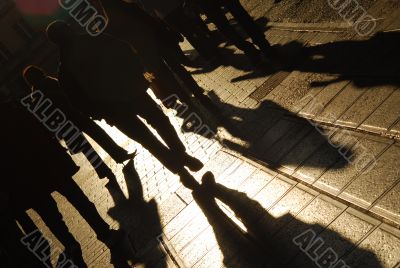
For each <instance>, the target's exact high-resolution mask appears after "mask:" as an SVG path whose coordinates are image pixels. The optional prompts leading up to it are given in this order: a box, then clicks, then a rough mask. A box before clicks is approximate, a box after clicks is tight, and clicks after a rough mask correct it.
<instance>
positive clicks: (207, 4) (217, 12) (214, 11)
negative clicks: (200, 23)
mask: <svg viewBox="0 0 400 268" xmlns="http://www.w3.org/2000/svg"><path fill="white" fill-rule="evenodd" d="M198 2H199V5H200V6H201V7H202V8H203V9H204V11H205V13H206V15H207V17H208V18H209V19H210V20H211V21H212V22H213V23H214V24H215V25H216V26H217V28H218V29H219V30H220V31H221V32H222V33H223V34H224V35H225V36H226V37H227V38H228V39H229V40H230V41H231V42H232V43H233V44H234V45H235V46H236V47H237V48H239V49H240V50H242V51H243V52H244V53H245V54H246V56H248V57H249V58H250V60H252V62H253V63H258V62H259V57H258V56H259V53H258V50H257V49H256V48H255V47H254V46H253V45H252V44H251V43H249V42H247V41H246V40H245V39H244V38H243V37H242V36H240V34H239V33H238V32H237V31H236V30H235V29H234V28H233V27H232V26H231V25H230V23H229V21H228V19H227V18H226V16H225V14H224V13H223V12H222V10H221V7H220V6H219V5H218V3H215V2H214V1H213V0H204V1H198Z"/></svg>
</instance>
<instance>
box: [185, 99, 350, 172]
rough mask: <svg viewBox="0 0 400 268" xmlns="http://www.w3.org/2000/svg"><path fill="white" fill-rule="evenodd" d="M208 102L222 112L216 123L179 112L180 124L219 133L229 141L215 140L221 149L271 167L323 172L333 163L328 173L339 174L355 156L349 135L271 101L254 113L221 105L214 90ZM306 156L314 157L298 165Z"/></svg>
mask: <svg viewBox="0 0 400 268" xmlns="http://www.w3.org/2000/svg"><path fill="white" fill-rule="evenodd" d="M209 97H210V98H211V99H212V101H213V102H214V104H216V106H217V107H218V108H219V109H220V111H221V113H219V114H213V117H214V118H216V120H207V118H204V117H203V118H201V119H200V118H199V117H194V116H190V112H189V111H186V112H178V113H177V115H178V116H179V117H181V118H183V119H184V122H183V124H182V127H181V129H182V131H183V132H189V133H190V132H193V133H196V134H198V135H202V136H204V137H206V138H210V133H211V134H214V135H215V134H216V133H218V130H219V129H220V128H223V129H225V130H226V132H227V134H228V137H227V135H224V134H223V135H219V137H218V140H219V142H220V143H221V144H223V145H225V146H227V147H228V148H230V149H232V150H235V151H238V152H240V153H241V154H243V155H246V156H249V157H251V158H256V159H258V160H261V161H263V162H265V163H267V164H268V165H269V166H270V167H272V168H279V167H282V166H298V165H300V164H302V165H304V166H306V167H307V166H308V167H310V166H311V167H321V168H326V167H328V166H330V165H332V164H333V163H336V164H335V165H334V166H333V167H332V168H337V169H339V168H343V167H345V166H346V165H348V163H349V161H348V159H350V158H351V156H357V155H355V152H353V150H352V149H351V147H352V144H351V142H350V137H349V136H346V135H345V134H344V133H341V132H337V129H336V128H322V126H321V125H319V124H315V123H313V122H311V121H308V120H307V119H305V118H302V117H300V116H298V115H296V114H295V113H293V112H291V111H289V110H287V109H285V108H284V107H282V106H280V105H279V104H277V103H275V102H273V101H270V100H264V101H263V102H262V103H261V104H259V105H258V106H257V107H256V108H254V109H248V108H241V107H237V106H234V105H231V104H229V103H225V102H222V101H221V100H220V99H219V98H218V96H217V95H216V94H215V93H214V92H213V91H211V92H209ZM178 110H179V109H178ZM191 113H193V111H191ZM194 113H196V111H194ZM196 114H201V113H196ZM203 119H204V121H205V122H207V124H206V125H207V127H206V128H205V127H204V122H203ZM335 135H336V136H335ZM289 152H290V154H288V153H289ZM316 152H317V154H316ZM311 155H313V156H314V157H312V158H311V159H310V160H309V161H307V162H303V161H304V160H306V159H307V158H308V156H311Z"/></svg>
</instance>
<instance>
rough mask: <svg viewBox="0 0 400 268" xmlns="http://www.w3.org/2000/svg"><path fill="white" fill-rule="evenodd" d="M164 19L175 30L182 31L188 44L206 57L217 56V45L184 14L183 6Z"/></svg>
mask: <svg viewBox="0 0 400 268" xmlns="http://www.w3.org/2000/svg"><path fill="white" fill-rule="evenodd" d="M165 21H166V22H167V23H168V24H169V25H170V26H171V27H172V28H174V29H175V30H176V31H178V32H180V33H182V34H183V35H184V36H185V37H186V38H187V39H188V41H189V43H190V44H192V45H193V47H194V48H195V49H196V50H197V51H198V52H199V54H200V55H202V56H203V57H204V58H206V59H213V58H215V57H216V56H217V54H218V52H217V46H216V45H215V44H213V42H212V40H210V39H209V38H208V36H207V35H206V33H204V32H203V31H202V30H201V29H200V27H199V25H197V24H196V23H195V21H193V20H192V19H191V18H190V17H188V16H187V15H186V14H185V11H184V9H183V8H178V9H176V10H174V12H172V13H171V14H169V15H168V16H167V17H166V18H165Z"/></svg>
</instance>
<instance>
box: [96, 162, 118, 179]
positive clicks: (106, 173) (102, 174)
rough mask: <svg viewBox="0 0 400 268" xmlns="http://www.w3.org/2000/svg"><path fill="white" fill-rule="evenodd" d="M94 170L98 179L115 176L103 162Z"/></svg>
mask: <svg viewBox="0 0 400 268" xmlns="http://www.w3.org/2000/svg"><path fill="white" fill-rule="evenodd" d="M96 172H97V175H98V176H99V178H100V179H105V178H112V177H113V176H115V175H114V173H113V172H112V170H111V169H110V168H109V167H108V166H107V165H106V164H105V163H104V162H103V163H101V164H100V166H98V167H97V168H96Z"/></svg>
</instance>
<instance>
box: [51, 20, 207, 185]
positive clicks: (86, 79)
mask: <svg viewBox="0 0 400 268" xmlns="http://www.w3.org/2000/svg"><path fill="white" fill-rule="evenodd" d="M47 33H48V37H49V39H50V40H51V41H53V42H54V43H56V44H57V45H58V47H59V49H60V59H61V63H60V74H59V78H60V84H61V87H62V88H63V90H65V92H66V94H67V95H68V97H69V99H70V101H71V103H72V104H73V105H74V106H75V107H77V108H78V109H79V110H80V111H82V112H83V113H85V114H86V115H87V116H89V117H91V118H93V119H105V120H106V121H107V122H108V123H109V124H111V125H114V126H116V127H117V128H118V129H120V130H121V131H122V132H123V133H125V134H126V135H127V136H128V137H130V138H131V139H133V140H135V141H137V142H138V143H140V144H141V145H143V147H144V148H146V149H147V150H149V151H150V152H151V153H152V154H153V155H154V156H155V157H156V158H157V159H158V160H159V161H160V162H161V163H162V164H163V165H164V166H165V167H167V168H168V169H169V170H170V171H171V172H172V173H174V174H178V175H179V176H180V177H181V180H182V182H183V183H184V184H185V185H186V186H188V187H193V186H194V184H195V180H194V178H193V177H192V176H191V175H190V173H189V172H188V171H187V170H186V169H185V168H184V166H186V167H188V168H189V169H190V170H192V171H198V170H200V169H201V168H202V167H203V164H202V163H201V162H200V161H199V160H197V159H196V158H194V157H192V156H190V155H189V154H187V153H186V148H185V146H184V145H183V143H182V142H181V140H180V139H179V137H178V135H177V133H176V131H175V129H174V128H173V126H172V125H171V123H170V122H169V119H168V117H167V116H166V115H165V114H164V113H163V112H162V111H161V110H160V108H159V107H158V106H157V104H156V103H155V102H154V101H153V100H152V99H151V97H150V96H149V95H148V94H147V92H146V91H147V89H148V87H149V83H148V81H147V80H146V79H145V78H144V76H143V73H144V69H143V66H142V65H141V64H140V62H139V59H138V57H137V56H136V54H135V53H134V51H133V50H132V48H131V46H130V45H129V44H127V43H125V42H121V41H119V40H117V39H115V38H112V37H110V36H107V35H102V36H100V37H97V38H92V37H90V36H87V35H77V34H75V33H74V32H73V31H72V29H71V28H70V27H69V26H68V25H67V24H65V23H64V22H54V23H53V24H51V25H50V26H49V27H48V29H47ZM105 51H107V52H106V53H105ZM139 116H140V117H141V118H143V119H145V120H146V121H147V123H149V124H150V125H151V126H152V127H153V128H154V129H155V130H156V131H157V132H158V134H159V135H160V136H161V138H162V139H163V140H164V141H165V143H166V144H167V146H168V147H167V146H165V145H164V144H163V143H161V141H159V140H158V139H157V138H156V137H155V136H154V135H153V133H152V132H151V131H150V130H149V129H148V127H147V126H146V125H145V124H144V123H143V122H142V121H141V119H140V118H139Z"/></svg>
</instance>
